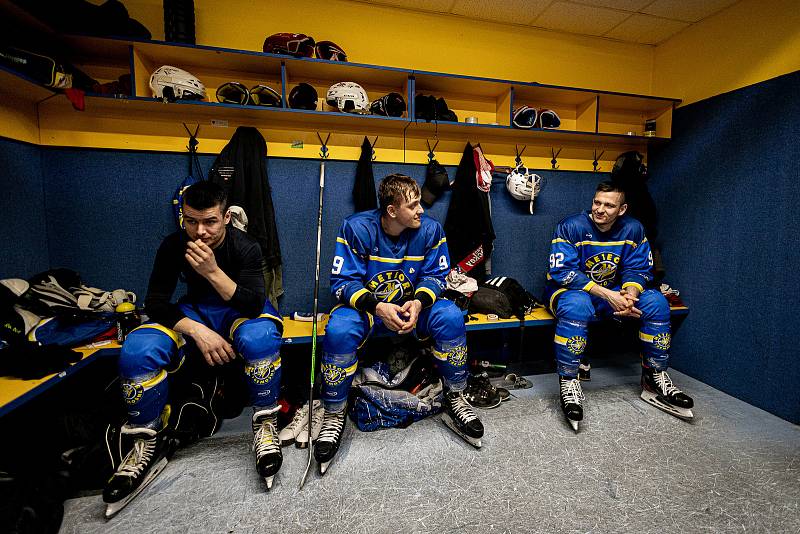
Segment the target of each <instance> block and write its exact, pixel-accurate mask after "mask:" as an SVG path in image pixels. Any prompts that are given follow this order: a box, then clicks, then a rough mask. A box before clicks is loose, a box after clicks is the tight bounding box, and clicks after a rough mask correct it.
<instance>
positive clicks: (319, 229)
mask: <svg viewBox="0 0 800 534" xmlns="http://www.w3.org/2000/svg"><path fill="white" fill-rule="evenodd" d="M323 146H324V145H323ZM324 191H325V160H324V159H323V160H322V162H320V164H319V213H318V214H317V262H316V271H315V273H314V315H313V319H312V321H311V386H310V387H309V390H308V461H307V462H306V470H305V472H304V473H303V478H301V479H300V489H303V485H304V484H305V483H306V478H307V477H308V471H309V469H311V459H312V457H313V456H314V442H313V441H312V439H311V416H312V415H313V414H314V369H315V368H316V367H317V308H318V305H319V261H320V259H319V257H320V248H321V246H322V194H323V192H324Z"/></svg>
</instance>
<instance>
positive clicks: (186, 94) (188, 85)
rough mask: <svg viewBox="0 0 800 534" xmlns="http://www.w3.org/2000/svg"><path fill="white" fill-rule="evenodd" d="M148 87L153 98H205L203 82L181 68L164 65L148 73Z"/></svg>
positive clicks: (172, 99) (171, 99)
mask: <svg viewBox="0 0 800 534" xmlns="http://www.w3.org/2000/svg"><path fill="white" fill-rule="evenodd" d="M150 89H151V90H152V91H153V96H154V97H155V98H161V99H162V100H164V101H165V102H166V101H169V102H174V101H176V100H205V98H206V88H205V86H204V85H203V82H201V81H200V80H198V79H197V78H195V77H194V76H192V75H191V74H189V73H188V72H186V71H185V70H183V69H179V68H177V67H170V66H169V65H164V66H163V67H159V68H157V69H156V70H154V71H153V74H151V75H150Z"/></svg>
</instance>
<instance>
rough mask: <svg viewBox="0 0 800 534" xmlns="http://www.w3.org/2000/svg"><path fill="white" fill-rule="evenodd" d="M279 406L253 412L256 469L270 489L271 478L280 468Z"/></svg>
mask: <svg viewBox="0 0 800 534" xmlns="http://www.w3.org/2000/svg"><path fill="white" fill-rule="evenodd" d="M279 410H280V407H279V406H276V407H275V408H270V409H268V410H258V411H257V412H255V413H254V414H253V419H252V425H253V451H254V452H255V454H256V470H257V471H258V474H259V476H261V477H262V478H263V479H264V482H266V484H267V490H270V489H272V480H273V479H274V478H275V474H276V473H277V472H278V470H279V469H280V468H281V464H282V463H283V455H282V454H281V440H280V438H279V437H278V428H277V426H278V411H279Z"/></svg>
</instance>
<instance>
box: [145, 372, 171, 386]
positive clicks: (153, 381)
mask: <svg viewBox="0 0 800 534" xmlns="http://www.w3.org/2000/svg"><path fill="white" fill-rule="evenodd" d="M165 378H167V372H166V371H165V370H163V369H162V370H161V371H159V373H158V374H157V375H156V376H154V377H153V378H150V379H148V380H145V381H144V382H142V387H143V388H144V389H150V388H151V387H153V386H155V385H156V384H158V383H159V382H163V381H164V379H165Z"/></svg>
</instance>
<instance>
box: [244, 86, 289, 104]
mask: <svg viewBox="0 0 800 534" xmlns="http://www.w3.org/2000/svg"><path fill="white" fill-rule="evenodd" d="M282 100H283V99H282V98H281V94H280V93H279V92H278V91H276V90H275V89H273V88H272V87H268V86H266V85H261V84H258V85H256V86H253V87H251V88H250V103H251V104H253V105H256V106H269V107H273V108H279V107H281V103H282Z"/></svg>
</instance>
